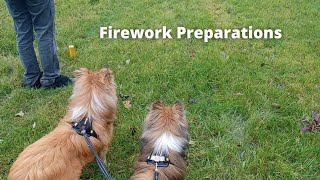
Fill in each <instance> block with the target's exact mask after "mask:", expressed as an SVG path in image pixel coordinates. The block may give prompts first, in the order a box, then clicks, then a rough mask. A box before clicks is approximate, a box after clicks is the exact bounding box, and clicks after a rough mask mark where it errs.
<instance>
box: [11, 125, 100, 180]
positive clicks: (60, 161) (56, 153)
mask: <svg viewBox="0 0 320 180" xmlns="http://www.w3.org/2000/svg"><path fill="white" fill-rule="evenodd" d="M92 141H93V142H94V144H95V147H96V148H97V150H98V151H100V150H101V149H102V144H101V143H100V142H99V141H98V140H97V139H94V138H92ZM93 159H94V156H93V154H92V152H90V149H89V148H88V146H87V145H86V144H85V141H84V140H83V137H82V136H79V135H77V134H76V133H75V132H74V131H73V130H72V129H71V127H70V125H68V124H67V123H60V124H59V125H58V127H57V128H56V129H54V130H53V131H52V132H51V133H49V134H48V135H46V136H44V137H42V138H41V139H39V140H38V141H36V142H35V143H33V144H31V145H30V146H28V147H27V148H26V149H25V150H24V151H23V152H22V153H21V154H20V155H19V157H18V158H17V160H16V161H15V163H14V164H13V165H12V167H11V169H10V174H9V176H8V179H9V180H20V179H21V180H22V179H46V180H51V179H79V177H80V174H81V169H82V167H83V166H84V165H85V164H86V163H88V162H90V161H93Z"/></svg>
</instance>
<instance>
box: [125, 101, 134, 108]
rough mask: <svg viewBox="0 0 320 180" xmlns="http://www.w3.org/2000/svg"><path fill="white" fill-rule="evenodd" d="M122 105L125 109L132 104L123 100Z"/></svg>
mask: <svg viewBox="0 0 320 180" xmlns="http://www.w3.org/2000/svg"><path fill="white" fill-rule="evenodd" d="M123 105H124V107H125V108H126V109H131V106H132V104H131V101H129V100H126V101H123Z"/></svg>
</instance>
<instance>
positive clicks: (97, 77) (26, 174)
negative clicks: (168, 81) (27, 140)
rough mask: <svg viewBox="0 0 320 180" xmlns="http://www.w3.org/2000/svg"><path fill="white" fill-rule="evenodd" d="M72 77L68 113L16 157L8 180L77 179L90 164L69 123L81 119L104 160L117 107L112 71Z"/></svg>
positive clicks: (85, 72)
mask: <svg viewBox="0 0 320 180" xmlns="http://www.w3.org/2000/svg"><path fill="white" fill-rule="evenodd" d="M74 75H75V85H74V89H73V94H72V96H71V98H70V102H69V106H68V108H69V111H68V112H67V113H66V115H65V116H64V117H63V119H61V120H60V122H59V124H58V126H57V127H56V128H55V129H54V130H53V131H52V132H50V133H49V134H48V135H46V136H44V137H42V138H41V139H39V140H38V141H36V142H35V143H33V144H31V145H29V146H28V147H27V148H26V149H25V150H24V151H23V152H22V153H21V154H20V155H19V157H18V158H17V160H16V161H15V162H14V164H13V165H12V167H11V169H10V172H9V176H8V179H9V180H25V179H30V180H32V179H39V180H40V179H41V180H54V179H63V180H73V179H79V178H80V175H81V170H82V168H83V167H84V166H85V165H86V164H87V163H89V162H91V161H93V160H94V155H93V153H92V152H91V150H90V149H89V147H88V145H87V144H86V141H85V138H84V137H83V136H81V135H78V134H77V133H76V132H75V131H74V130H73V129H72V128H71V124H72V122H79V121H80V120H81V119H82V118H84V117H87V118H88V119H89V120H92V127H93V130H94V131H95V132H96V133H97V135H98V139H96V138H94V137H90V139H91V141H92V143H93V145H94V147H95V149H96V150H97V152H99V155H100V156H101V158H102V159H103V160H105V155H106V152H107V150H108V148H109V146H110V144H111V138H112V129H113V120H114V118H115V115H116V106H117V96H116V85H115V82H114V78H113V75H112V71H111V70H110V69H107V68H104V69H101V70H100V71H98V72H91V71H90V70H88V69H86V68H81V69H80V70H77V71H75V72H74Z"/></svg>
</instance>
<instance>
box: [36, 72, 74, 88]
mask: <svg viewBox="0 0 320 180" xmlns="http://www.w3.org/2000/svg"><path fill="white" fill-rule="evenodd" d="M72 83H73V81H72V80H71V79H70V78H69V77H68V76H64V75H60V76H59V77H57V78H56V79H55V81H54V83H53V84H51V85H48V86H46V85H42V87H43V88H45V89H55V88H59V87H63V86H67V85H69V84H72Z"/></svg>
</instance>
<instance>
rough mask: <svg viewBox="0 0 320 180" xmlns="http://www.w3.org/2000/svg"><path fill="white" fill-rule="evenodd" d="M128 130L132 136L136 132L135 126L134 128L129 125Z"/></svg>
mask: <svg viewBox="0 0 320 180" xmlns="http://www.w3.org/2000/svg"><path fill="white" fill-rule="evenodd" d="M129 130H130V132H131V136H134V135H135V134H136V132H137V128H135V127H130V128H129Z"/></svg>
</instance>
